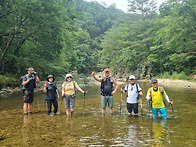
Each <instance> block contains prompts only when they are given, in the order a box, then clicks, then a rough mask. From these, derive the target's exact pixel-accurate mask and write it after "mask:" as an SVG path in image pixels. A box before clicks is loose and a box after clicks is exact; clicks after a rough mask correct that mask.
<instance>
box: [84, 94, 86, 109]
mask: <svg viewBox="0 0 196 147" xmlns="http://www.w3.org/2000/svg"><path fill="white" fill-rule="evenodd" d="M85 95H86V93H84V106H85Z"/></svg>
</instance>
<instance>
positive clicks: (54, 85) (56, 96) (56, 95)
mask: <svg viewBox="0 0 196 147" xmlns="http://www.w3.org/2000/svg"><path fill="white" fill-rule="evenodd" d="M48 85H49V83H48V82H47V86H46V88H48ZM52 86H53V87H56V89H57V86H56V82H53V84H52ZM55 98H58V94H57V92H55ZM45 99H46V100H47V95H46V97H45Z"/></svg>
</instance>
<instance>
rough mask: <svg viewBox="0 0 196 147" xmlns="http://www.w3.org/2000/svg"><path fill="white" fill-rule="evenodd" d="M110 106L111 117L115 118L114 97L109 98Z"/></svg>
mask: <svg viewBox="0 0 196 147" xmlns="http://www.w3.org/2000/svg"><path fill="white" fill-rule="evenodd" d="M108 106H109V107H110V115H111V116H113V115H114V114H113V113H114V111H113V96H109V97H108Z"/></svg>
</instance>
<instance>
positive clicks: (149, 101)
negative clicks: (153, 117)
mask: <svg viewBox="0 0 196 147" xmlns="http://www.w3.org/2000/svg"><path fill="white" fill-rule="evenodd" d="M148 103H149V116H150V108H151V100H148Z"/></svg>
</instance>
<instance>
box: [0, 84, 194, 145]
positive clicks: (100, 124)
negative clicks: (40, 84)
mask: <svg viewBox="0 0 196 147" xmlns="http://www.w3.org/2000/svg"><path fill="white" fill-rule="evenodd" d="M140 84H141V87H142V91H143V94H144V96H143V100H142V103H143V117H142V115H141V109H140V105H139V113H140V115H139V117H138V118H136V117H128V116H127V110H126V101H125V99H126V95H123V100H124V101H123V103H122V113H121V114H120V100H121V94H120V92H119V91H118V92H117V93H116V94H115V95H114V116H113V117H111V116H109V111H108V109H107V114H106V116H105V117H102V116H101V98H100V88H99V87H98V86H91V87H83V89H85V90H88V91H89V93H88V94H86V96H85V101H84V96H83V94H81V93H79V92H77V96H76V101H75V112H74V116H73V117H72V118H67V117H66V114H65V111H66V110H65V106H64V102H63V103H62V105H61V100H60V99H59V100H58V104H59V107H60V108H61V111H60V115H56V116H48V115H47V105H46V104H45V102H44V97H45V94H44V93H43V92H38V93H35V98H34V102H33V114H32V115H29V116H24V115H23V110H22V106H23V97H22V94H14V95H4V96H0V144H1V146H127V147H129V146H132V147H143V146H153V147H154V146H158V147H159V146H160V147H162V146H172V147H173V146H176V147H181V146H182V147H187V146H196V140H195V139H196V131H195V130H196V107H195V106H196V105H195V104H196V99H195V98H196V90H195V89H191V88H174V87H166V86H164V88H165V90H166V92H167V94H168V95H169V97H170V99H172V100H173V101H174V105H173V106H174V107H173V108H174V117H173V113H172V109H171V106H170V105H167V107H166V108H167V113H168V118H167V120H162V119H161V118H158V119H155V120H153V119H152V115H151V111H150V113H149V105H148V102H147V101H146V100H145V95H146V92H147V89H148V88H149V86H150V84H149V83H140ZM121 87H122V85H120V88H121ZM38 98H39V106H40V111H39V110H38V101H37V100H38ZM52 110H53V109H52ZM149 114H150V115H149Z"/></svg>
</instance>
